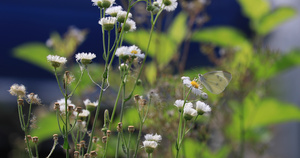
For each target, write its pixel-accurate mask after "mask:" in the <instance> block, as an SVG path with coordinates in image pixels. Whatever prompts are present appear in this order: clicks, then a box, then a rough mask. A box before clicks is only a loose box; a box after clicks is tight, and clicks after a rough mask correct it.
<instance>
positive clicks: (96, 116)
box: [87, 69, 107, 153]
mask: <svg viewBox="0 0 300 158" xmlns="http://www.w3.org/2000/svg"><path fill="white" fill-rule="evenodd" d="M105 71H107V69H105ZM104 73H105V72H104ZM105 80H106V78H103V79H102V84H101V87H104V83H105ZM102 95H103V88H101V90H100V95H99V100H98V105H97V109H96V113H95V118H94V122H93V126H92V131H91V136H90V140H89V145H88V149H87V153H90V152H91V148H92V141H93V136H94V131H95V126H96V123H97V119H98V115H99V113H100V105H101V100H102Z"/></svg>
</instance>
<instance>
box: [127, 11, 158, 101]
mask: <svg viewBox="0 0 300 158" xmlns="http://www.w3.org/2000/svg"><path fill="white" fill-rule="evenodd" d="M161 12H162V9H161V10H160V11H159V12H158V13H157V15H156V17H155V20H154V21H153V15H152V14H151V24H152V26H151V30H150V35H149V40H148V44H147V49H146V53H145V57H144V59H143V62H142V65H141V68H140V71H139V73H138V76H137V78H136V80H135V84H134V85H133V89H132V91H131V93H130V94H129V96H128V98H126V100H129V99H130V98H131V97H132V94H133V91H134V89H135V87H136V85H137V83H138V80H139V78H140V76H141V74H142V70H143V67H144V65H145V62H146V58H147V56H148V52H149V48H150V43H151V39H152V34H153V30H154V26H155V23H156V21H157V19H158V17H159V15H160V13H161Z"/></svg>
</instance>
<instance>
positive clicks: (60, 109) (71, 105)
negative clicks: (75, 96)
mask: <svg viewBox="0 0 300 158" xmlns="http://www.w3.org/2000/svg"><path fill="white" fill-rule="evenodd" d="M75 107H76V106H75V105H74V104H68V106H67V110H68V109H72V110H73V109H75ZM59 111H60V112H61V114H63V115H64V114H65V113H66V107H65V104H63V105H60V106H59Z"/></svg>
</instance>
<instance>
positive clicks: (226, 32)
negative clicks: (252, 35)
mask: <svg viewBox="0 0 300 158" xmlns="http://www.w3.org/2000/svg"><path fill="white" fill-rule="evenodd" d="M191 40H192V41H194V42H209V43H213V44H216V45H218V46H224V47H236V46H240V47H241V46H244V45H246V46H249V45H250V43H249V42H248V40H247V39H246V38H245V37H244V35H243V34H242V33H241V32H240V31H238V30H236V29H234V28H231V27H226V26H221V27H212V28H207V29H202V30H200V31H197V32H195V33H194V34H193V35H192V39H191Z"/></svg>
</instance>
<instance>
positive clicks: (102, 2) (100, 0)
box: [92, 0, 115, 8]
mask: <svg viewBox="0 0 300 158" xmlns="http://www.w3.org/2000/svg"><path fill="white" fill-rule="evenodd" d="M92 2H93V5H94V6H98V7H99V8H109V7H111V6H112V5H113V4H114V3H115V0H92Z"/></svg>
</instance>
